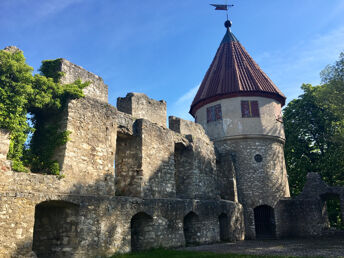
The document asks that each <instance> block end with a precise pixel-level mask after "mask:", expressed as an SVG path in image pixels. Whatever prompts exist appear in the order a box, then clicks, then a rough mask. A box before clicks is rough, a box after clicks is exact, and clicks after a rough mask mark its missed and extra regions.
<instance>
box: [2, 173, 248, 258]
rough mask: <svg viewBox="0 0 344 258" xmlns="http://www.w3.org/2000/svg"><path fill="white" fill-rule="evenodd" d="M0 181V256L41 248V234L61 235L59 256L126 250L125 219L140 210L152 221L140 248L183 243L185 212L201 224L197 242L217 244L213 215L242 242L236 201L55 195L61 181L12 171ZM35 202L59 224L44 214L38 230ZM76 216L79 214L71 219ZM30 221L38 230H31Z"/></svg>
mask: <svg viewBox="0 0 344 258" xmlns="http://www.w3.org/2000/svg"><path fill="white" fill-rule="evenodd" d="M0 182H1V184H0V186H1V188H0V198H1V202H0V224H1V227H0V235H1V236H2V241H1V243H0V256H1V255H2V257H11V255H12V257H20V255H23V256H25V257H28V256H29V254H30V253H32V251H31V250H32V246H33V243H34V245H35V248H34V250H47V248H46V246H45V245H44V243H45V244H46V243H48V242H49V236H47V237H48V238H47V239H42V238H41V237H43V236H42V235H36V234H37V233H39V231H44V230H45V231H49V232H51V234H52V235H54V234H55V235H56V234H57V235H59V232H64V234H62V235H61V234H60V236H62V238H59V241H60V242H59V241H58V242H55V243H54V245H56V248H57V250H60V251H61V252H60V254H63V255H64V257H65V256H68V255H70V254H71V253H73V257H94V256H95V255H111V254H113V253H114V252H128V251H130V250H131V235H132V228H131V219H132V218H133V216H135V215H136V214H138V213H140V212H144V213H146V214H148V215H149V216H151V217H152V225H151V229H150V232H149V234H148V235H147V237H148V238H149V239H150V240H149V239H148V240H147V239H146V240H147V241H145V242H144V243H146V244H144V245H145V248H152V247H160V246H164V247H177V246H183V245H185V237H184V228H183V221H184V217H185V216H186V215H187V214H188V213H189V212H190V211H193V212H194V213H195V214H197V216H199V219H200V222H201V223H202V226H201V227H199V232H198V233H199V234H198V235H197V243H198V244H204V243H212V242H217V241H219V239H220V233H219V220H218V217H219V215H220V214H222V213H225V214H227V215H228V218H229V224H230V232H229V234H231V236H232V240H242V239H243V232H244V229H243V224H242V221H243V219H242V207H241V205H240V204H238V203H233V202H228V201H202V200H180V199H146V200H144V199H140V198H130V197H111V196H99V195H92V194H90V195H79V194H78V192H73V191H71V192H70V193H69V194H60V193H59V191H60V188H59V184H63V181H61V180H58V179H57V178H56V177H55V176H47V175H35V174H25V173H14V172H5V173H1V174H0ZM98 183H99V184H102V182H101V181H99V182H96V184H98ZM57 201H58V202H57ZM56 203H57V204H56ZM39 204H40V205H45V206H46V205H52V206H53V207H54V209H56V212H55V213H54V214H55V215H57V214H62V215H63V216H61V220H58V221H55V220H56V219H57V217H56V216H54V214H50V216H53V217H52V218H51V217H50V219H48V220H46V223H47V225H46V226H40V225H39V223H40V222H41V221H40V220H41V218H42V217H40V216H41V215H42V214H41V215H39V214H37V213H36V214H35V208H36V212H37V207H39V206H40V205H39ZM37 205H38V206H37ZM59 207H60V208H61V209H59ZM70 207H73V209H72V211H67V210H66V208H67V209H69V208H70ZM76 214H79V215H78V216H77V219H76ZM35 216H36V222H35ZM37 216H38V217H37ZM37 219H38V220H37ZM62 221H64V225H63V226H61V229H60V227H58V228H56V227H55V229H54V225H55V226H58V225H59V223H62ZM35 223H36V227H39V228H40V230H38V231H37V230H36V231H34V227H35V226H34V225H35ZM37 223H38V224H37ZM56 230H57V231H56ZM61 230H62V231H61ZM37 240H39V241H37ZM43 240H44V241H43ZM44 248H45V249H44ZM63 255H62V256H63ZM62 256H61V257H62Z"/></svg>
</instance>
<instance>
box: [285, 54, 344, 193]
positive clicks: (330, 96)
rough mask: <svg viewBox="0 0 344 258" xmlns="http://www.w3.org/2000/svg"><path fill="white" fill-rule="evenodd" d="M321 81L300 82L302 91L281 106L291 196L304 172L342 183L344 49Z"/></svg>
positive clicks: (343, 159) (304, 177) (343, 183)
mask: <svg viewBox="0 0 344 258" xmlns="http://www.w3.org/2000/svg"><path fill="white" fill-rule="evenodd" d="M321 79H322V84H321V85H318V86H312V85H310V84H304V85H302V87H301V88H302V90H303V94H302V95H301V96H299V97H298V98H297V99H294V100H292V101H291V102H289V104H288V105H287V107H286V108H285V109H284V128H285V134H286V144H285V158H286V165H287V171H288V176H289V185H290V190H291V194H292V195H293V196H295V195H297V194H299V193H300V192H301V191H302V188H303V186H304V183H305V181H306V175H307V173H308V172H318V173H320V175H321V177H322V179H323V180H324V181H325V182H326V183H328V184H329V185H337V186H344V53H342V54H341V55H340V57H339V60H338V61H337V62H336V63H335V64H334V65H328V66H327V67H326V68H325V69H324V70H323V71H322V72H321Z"/></svg>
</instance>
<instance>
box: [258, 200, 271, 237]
mask: <svg viewBox="0 0 344 258" xmlns="http://www.w3.org/2000/svg"><path fill="white" fill-rule="evenodd" d="M254 223H255V228H256V238H275V236H276V233H275V231H276V229H275V214H274V209H273V208H271V207H270V206H268V205H261V206H258V207H256V208H254Z"/></svg>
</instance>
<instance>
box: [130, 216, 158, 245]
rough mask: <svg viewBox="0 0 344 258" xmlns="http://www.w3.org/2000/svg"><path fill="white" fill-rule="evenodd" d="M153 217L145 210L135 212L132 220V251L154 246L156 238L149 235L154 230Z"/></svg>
mask: <svg viewBox="0 0 344 258" xmlns="http://www.w3.org/2000/svg"><path fill="white" fill-rule="evenodd" d="M152 225H153V218H152V217H151V216H149V215H148V214H147V213H145V212H139V213H137V214H135V215H134V216H133V217H132V218H131V221H130V230H131V251H140V250H144V249H149V248H152V247H153V245H154V242H155V239H152V238H151V237H148V236H149V233H151V231H152Z"/></svg>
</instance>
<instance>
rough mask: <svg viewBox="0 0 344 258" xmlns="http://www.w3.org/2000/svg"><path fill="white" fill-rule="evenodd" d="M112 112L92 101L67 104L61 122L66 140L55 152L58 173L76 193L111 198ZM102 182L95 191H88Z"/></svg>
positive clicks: (113, 151) (100, 103) (112, 161)
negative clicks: (109, 196)
mask: <svg viewBox="0 0 344 258" xmlns="http://www.w3.org/2000/svg"><path fill="white" fill-rule="evenodd" d="M116 112H117V111H116V109H115V108H113V107H112V106H110V105H109V104H106V103H104V102H99V101H98V100H95V99H92V98H88V97H85V98H82V99H77V100H72V101H70V102H69V104H68V107H67V110H66V111H65V114H66V115H65V117H64V120H63V122H62V124H63V127H62V128H63V129H65V130H67V131H69V132H70V133H71V134H70V136H69V138H70V140H69V141H68V142H67V144H66V145H65V146H62V147H61V148H60V149H59V150H57V152H56V154H55V158H56V159H57V160H58V161H59V163H60V167H61V169H62V171H61V173H62V175H64V176H65V178H66V180H67V181H68V182H71V183H73V184H74V185H78V186H79V189H78V191H79V192H80V193H84V194H88V193H90V192H93V193H97V194H114V185H113V181H114V160H115V153H116V137H117V123H116V119H115V117H116ZM99 180H102V181H103V185H102V186H100V187H99V189H90V188H89V187H92V186H94V182H96V181H99Z"/></svg>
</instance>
